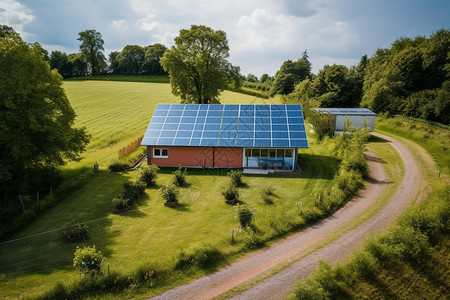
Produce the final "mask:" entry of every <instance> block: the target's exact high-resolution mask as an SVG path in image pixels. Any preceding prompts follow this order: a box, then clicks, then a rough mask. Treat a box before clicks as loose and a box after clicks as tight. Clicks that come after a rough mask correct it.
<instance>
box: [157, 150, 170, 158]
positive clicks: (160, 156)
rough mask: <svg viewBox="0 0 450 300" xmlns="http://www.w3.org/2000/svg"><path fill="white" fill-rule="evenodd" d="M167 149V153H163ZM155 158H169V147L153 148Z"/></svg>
mask: <svg viewBox="0 0 450 300" xmlns="http://www.w3.org/2000/svg"><path fill="white" fill-rule="evenodd" d="M156 150H159V153H160V155H156V153H155V152H156ZM164 150H166V153H167V155H162V152H163V151H164ZM153 158H169V149H167V148H153Z"/></svg>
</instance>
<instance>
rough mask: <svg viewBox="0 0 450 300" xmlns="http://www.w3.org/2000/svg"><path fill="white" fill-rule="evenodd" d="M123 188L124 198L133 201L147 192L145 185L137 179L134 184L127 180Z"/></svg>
mask: <svg viewBox="0 0 450 300" xmlns="http://www.w3.org/2000/svg"><path fill="white" fill-rule="evenodd" d="M123 188H124V192H123V198H124V199H129V200H131V201H134V200H137V199H139V197H140V196H142V195H143V194H144V193H145V185H144V184H143V183H142V182H141V181H136V182H135V183H134V184H132V183H129V182H125V183H124V184H123Z"/></svg>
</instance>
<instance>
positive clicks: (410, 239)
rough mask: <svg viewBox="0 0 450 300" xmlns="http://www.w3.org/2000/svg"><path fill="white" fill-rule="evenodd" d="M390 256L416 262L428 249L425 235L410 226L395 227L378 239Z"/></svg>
mask: <svg viewBox="0 0 450 300" xmlns="http://www.w3.org/2000/svg"><path fill="white" fill-rule="evenodd" d="M380 242H381V243H382V244H384V245H386V246H387V248H388V251H389V253H390V254H393V255H396V256H398V257H400V258H405V259H407V260H413V261H414V260H418V259H419V258H420V257H421V256H422V254H423V253H424V252H425V250H426V249H427V247H428V238H427V236H426V235H424V234H422V233H420V232H418V231H417V230H414V229H413V228H412V227H410V226H402V227H400V226H397V227H394V228H392V229H391V230H390V231H389V232H388V233H387V234H386V235H384V236H382V237H381V238H380Z"/></svg>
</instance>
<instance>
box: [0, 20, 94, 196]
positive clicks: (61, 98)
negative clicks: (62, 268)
mask: <svg viewBox="0 0 450 300" xmlns="http://www.w3.org/2000/svg"><path fill="white" fill-rule="evenodd" d="M11 30H12V29H10V28H9V29H8V30H4V27H2V28H0V36H1V38H0V78H1V80H0V128H1V131H0V166H1V167H0V189H1V190H0V197H1V198H0V199H2V202H3V201H5V199H6V198H8V197H9V196H10V195H14V197H17V195H18V194H19V193H26V192H28V191H30V190H32V189H33V190H34V191H36V190H39V189H40V188H42V187H43V186H45V185H46V184H50V183H49V181H51V180H53V179H54V178H55V177H54V176H52V175H55V174H56V173H57V170H58V168H59V167H60V166H62V165H64V164H65V163H66V162H67V161H68V160H78V159H79V158H80V154H81V153H82V152H83V151H84V149H85V146H86V144H87V142H88V140H89V136H88V134H87V133H86V131H85V129H84V128H81V129H80V128H74V127H73V124H74V120H75V112H74V110H73V109H72V107H71V106H70V103H69V101H68V99H67V97H66V95H65V93H64V89H63V88H62V78H61V76H60V75H59V74H58V72H57V71H56V70H50V67H49V64H48V63H47V62H46V61H45V60H44V54H43V53H42V51H41V48H40V47H38V46H37V45H36V44H27V43H25V42H24V41H22V39H21V38H20V36H19V35H18V34H16V33H15V32H12V31H11ZM16 199H17V198H16Z"/></svg>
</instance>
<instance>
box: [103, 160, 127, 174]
mask: <svg viewBox="0 0 450 300" xmlns="http://www.w3.org/2000/svg"><path fill="white" fill-rule="evenodd" d="M129 168H130V165H129V164H126V163H120V162H116V163H113V164H111V165H110V166H109V168H108V170H109V171H110V172H123V171H126V170H128V169H129Z"/></svg>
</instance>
